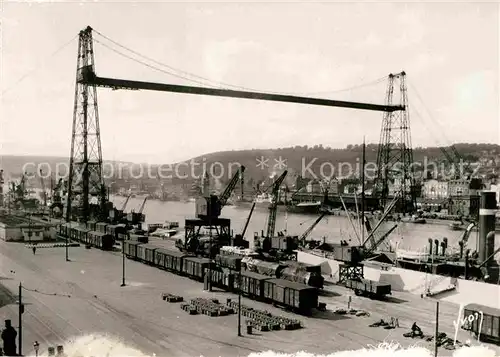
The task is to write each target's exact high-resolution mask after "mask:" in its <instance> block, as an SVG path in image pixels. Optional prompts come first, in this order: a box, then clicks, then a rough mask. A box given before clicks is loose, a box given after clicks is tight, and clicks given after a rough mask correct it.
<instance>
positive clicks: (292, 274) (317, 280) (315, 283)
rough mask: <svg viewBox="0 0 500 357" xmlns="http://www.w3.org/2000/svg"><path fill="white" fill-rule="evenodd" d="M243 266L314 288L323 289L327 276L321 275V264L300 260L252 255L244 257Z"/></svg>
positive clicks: (259, 272)
mask: <svg viewBox="0 0 500 357" xmlns="http://www.w3.org/2000/svg"><path fill="white" fill-rule="evenodd" d="M241 263H242V265H243V268H244V269H246V270H249V271H251V272H254V273H258V274H262V275H266V276H269V277H273V278H277V279H285V280H289V281H291V282H295V283H301V284H305V285H309V286H312V287H314V288H318V289H323V286H324V283H325V278H324V277H323V275H321V267H320V266H312V265H311V266H307V265H304V264H302V263H298V262H290V261H288V262H280V263H273V262H266V261H262V260H259V259H255V258H252V257H244V258H242V261H241Z"/></svg>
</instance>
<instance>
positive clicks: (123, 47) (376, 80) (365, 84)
mask: <svg viewBox="0 0 500 357" xmlns="http://www.w3.org/2000/svg"><path fill="white" fill-rule="evenodd" d="M93 32H95V33H96V34H97V35H99V36H101V37H102V38H104V39H106V40H108V41H110V42H111V43H113V44H115V45H116V46H118V47H120V48H122V49H124V50H126V51H129V52H131V53H133V54H135V55H136V56H139V57H142V58H143V59H145V60H148V61H151V62H153V63H155V64H157V65H160V66H163V67H166V68H168V69H170V70H172V71H175V72H179V73H182V74H184V75H187V76H191V77H195V78H198V79H201V80H204V81H206V82H209V83H210V82H211V83H214V84H215V85H216V86H217V87H219V88H222V87H224V86H225V87H233V88H238V89H241V90H247V91H260V90H257V89H254V88H249V87H243V86H238V85H233V84H229V83H225V82H220V81H214V80H211V79H209V78H206V77H202V76H199V75H196V74H193V73H190V72H187V71H183V70H180V69H177V68H174V67H172V66H170V65H167V64H165V63H162V62H159V61H157V60H154V59H152V58H150V57H147V56H145V55H142V54H141V53H139V52H137V51H134V50H132V49H130V48H128V47H127V46H124V45H122V44H120V43H118V42H116V41H114V40H112V39H110V38H109V37H107V36H105V35H103V34H102V33H100V32H99V31H96V30H93ZM94 40H95V41H97V40H96V39H94ZM97 42H99V41H97ZM99 43H100V44H101V45H104V44H103V43H102V42H99ZM104 46H105V47H107V48H109V49H111V50H112V51H115V52H117V51H116V50H115V49H112V48H111V47H109V46H106V45H104ZM117 53H120V52H117ZM120 54H122V53H120ZM122 55H123V56H125V57H127V58H130V57H128V56H127V55H125V54H122ZM138 62H139V63H142V64H145V63H144V62H142V61H138ZM145 65H146V64H145ZM147 66H148V67H150V68H153V69H156V70H159V71H161V70H160V69H159V68H156V67H154V66H150V65H147ZM164 73H168V74H170V75H173V76H175V77H178V78H182V79H185V80H189V81H193V82H195V83H200V82H199V81H196V80H193V79H189V78H186V77H183V76H180V75H176V74H173V73H171V72H168V71H165V72H164ZM385 80H387V76H384V77H380V78H377V79H375V80H373V81H370V82H366V83H364V84H359V85H356V86H353V87H349V88H344V89H339V90H329V91H322V92H309V93H296V92H294V93H291V92H276V91H265V92H266V93H272V94H288V95H298V94H302V95H317V94H331V93H339V92H345V91H351V90H354V89H359V88H362V87H367V86H370V85H374V84H378V83H381V82H383V81H385ZM202 84H204V83H202Z"/></svg>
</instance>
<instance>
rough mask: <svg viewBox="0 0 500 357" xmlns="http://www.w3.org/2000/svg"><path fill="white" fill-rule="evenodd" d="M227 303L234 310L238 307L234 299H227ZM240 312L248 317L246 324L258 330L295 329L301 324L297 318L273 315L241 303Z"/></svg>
mask: <svg viewBox="0 0 500 357" xmlns="http://www.w3.org/2000/svg"><path fill="white" fill-rule="evenodd" d="M227 304H228V306H231V307H232V308H233V309H234V310H237V309H238V303H237V302H236V301H228V303H227ZM241 314H242V315H243V316H245V317H247V318H248V320H247V325H249V326H252V327H253V328H255V329H256V330H258V331H263V332H264V331H275V330H297V329H299V328H302V324H301V322H300V321H298V320H295V319H289V318H286V317H282V316H274V315H273V314H271V313H269V312H268V311H263V310H258V309H253V308H251V307H248V306H245V305H241Z"/></svg>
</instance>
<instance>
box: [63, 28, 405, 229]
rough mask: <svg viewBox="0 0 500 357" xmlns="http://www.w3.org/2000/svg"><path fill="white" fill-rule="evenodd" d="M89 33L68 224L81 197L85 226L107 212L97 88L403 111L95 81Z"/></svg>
mask: <svg viewBox="0 0 500 357" xmlns="http://www.w3.org/2000/svg"><path fill="white" fill-rule="evenodd" d="M93 32H95V31H94V30H93V29H92V28H91V27H90V26H87V27H86V28H85V29H84V30H82V31H80V33H79V41H78V57H77V69H76V83H75V101H74V112H73V126H72V142H71V154H70V170H69V171H70V172H69V178H68V198H67V200H68V201H67V207H68V210H67V213H66V220H67V221H70V220H71V217H72V214H73V213H72V204H71V203H72V202H73V199H74V196H76V195H80V196H81V206H80V207H77V209H76V215H78V216H80V218H81V219H82V220H83V221H84V222H87V221H88V220H89V218H90V217H91V216H92V215H94V216H101V217H103V216H104V217H105V216H106V215H107V212H108V208H109V204H108V202H107V194H106V187H105V184H104V179H103V176H102V150H101V134H100V128H99V115H98V108H97V87H104V88H110V89H114V90H117V89H126V90H150V91H160V92H172V93H184V94H193V95H205V96H215V97H225V98H240V99H254V100H265V101H273V102H284V103H297V104H307V105H315V106H327V107H340V108H351V109H360V110H371V111H379V112H395V111H404V110H405V106H403V105H392V104H383V105H379V104H370V103H359V102H349V101H339V100H330V99H321V98H312V97H301V96H292V95H281V94H270V93H262V92H252V91H237V90H228V89H217V88H208V87H196V86H185V85H174V84H164V83H153V82H143V81H132V80H126V79H116V78H106V77H100V76H98V75H97V74H96V72H95V59H94V40H93V37H92V33H93ZM80 178H81V179H80ZM92 196H97V197H99V200H98V201H99V205H97V206H92V205H91V204H90V197H92Z"/></svg>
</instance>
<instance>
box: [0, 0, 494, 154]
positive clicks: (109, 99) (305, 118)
mask: <svg viewBox="0 0 500 357" xmlns="http://www.w3.org/2000/svg"><path fill="white" fill-rule="evenodd" d="M3 11H4V13H3V16H2V18H3V21H2V57H3V58H2V68H1V75H2V80H1V81H0V83H1V85H2V89H1V90H2V109H1V112H0V113H1V119H0V121H1V137H0V141H1V154H2V155H43V156H63V157H68V156H69V152H70V143H71V124H72V116H73V101H74V86H75V83H74V82H75V74H76V73H75V70H76V57H77V35H78V32H79V31H80V30H82V29H84V28H85V27H86V26H88V25H90V26H91V27H93V28H94V29H95V30H97V31H99V33H102V34H103V35H105V36H106V37H109V38H110V39H112V40H114V41H116V42H118V43H119V44H121V45H124V46H126V47H128V48H130V49H132V50H134V51H136V52H138V53H140V54H142V55H144V56H146V57H149V58H150V59H154V60H156V61H157V62H161V63H163V64H167V65H169V66H171V67H174V68H176V69H179V70H182V71H187V72H189V73H195V74H197V75H198V76H201V77H204V78H210V79H211V80H212V81H215V82H224V83H229V84H232V85H235V86H241V87H247V88H252V89H256V90H260V91H264V92H267V91H272V92H280V93H283V92H291V93H292V94H298V95H300V94H309V95H313V94H314V96H315V97H324V98H329V99H339V100H351V101H358V102H369V103H377V104H383V103H384V101H385V92H386V86H387V81H386V80H384V77H386V76H387V75H388V74H389V73H391V72H392V73H397V72H400V71H401V70H405V71H406V73H407V75H408V94H409V101H410V103H409V107H410V121H411V126H412V144H413V146H414V147H418V146H422V147H427V146H448V145H450V144H452V143H455V142H478V143H483V142H484V143H497V144H498V143H500V115H499V98H500V95H499V82H500V72H499V63H500V61H499V60H500V58H499V53H500V52H499V49H500V48H499V38H500V36H499V4H498V3H477V4H476V3H407V4H398V3H384V4H378V3H365V4H361V3H353V4H346V3H321V4H318V3H314V4H301V3H274V4H263V3H253V4H252V3H238V4H230V3H217V4H210V3H197V4H193V3H98V2H96V3H57V2H53V3H29V4H27V3H13V2H11V3H9V2H6V3H4V4H3ZM71 38H73V40H72V41H71V42H68V41H70V40H71ZM96 39H97V40H98V41H99V42H96V43H95V55H96V72H97V73H98V74H99V75H102V76H105V77H112V78H124V79H134V80H142V81H156V82H164V83H176V84H190V85H200V84H199V83H195V82H194V81H186V80H183V79H179V78H178V77H173V76H168V75H167V74H165V73H162V72H158V71H154V70H152V69H150V68H148V67H145V66H144V65H141V64H138V63H137V62H134V61H131V60H130V59H126V58H124V57H122V56H119V55H117V54H116V53H115V52H113V51H111V50H110V49H109V47H112V48H114V49H116V50H119V51H121V52H124V53H126V54H127V55H129V56H132V57H134V58H138V57H137V56H135V55H134V54H131V53H129V52H127V51H126V50H124V49H123V48H120V47H117V46H116V45H113V43H111V42H109V41H107V40H106V39H105V38H102V37H100V36H96ZM65 44H67V45H66V46H64V45H65ZM103 44H105V45H106V46H108V47H105V46H103ZM58 49H59V51H58V52H57V53H56V54H54V55H53V56H51V54H52V53H54V52H55V51H56V50H58ZM141 61H145V62H147V63H148V64H152V65H153V66H154V67H160V68H162V69H163V70H164V71H168V72H173V71H172V69H169V68H167V67H161V66H160V65H159V64H158V63H154V62H151V61H147V60H146V59H141ZM176 73H177V75H179V74H181V73H180V72H176ZM181 76H182V77H186V75H185V74H181ZM190 78H191V79H194V80H196V81H199V79H198V78H194V77H190ZM375 80H377V81H375ZM203 82H204V81H203ZM364 84H366V85H364ZM206 85H209V84H208V83H207V84H206ZM360 85H364V86H363V87H358V86H360ZM353 87H355V88H353ZM349 88H352V90H344V91H338V90H343V89H349ZM395 94H398V93H395ZM396 102H398V100H397V101H396ZM98 103H99V116H100V126H101V140H102V151H103V158H104V159H105V160H120V161H128V162H147V163H151V164H159V163H160V164H161V163H174V162H179V161H183V160H188V159H190V158H192V157H196V156H200V155H203V154H206V153H210V152H216V151H227V150H244V149H252V148H279V147H290V146H295V145H301V146H303V145H308V146H314V145H319V144H321V145H323V146H330V147H334V148H342V147H346V146H347V145H349V144H356V143H361V142H362V140H363V136H365V137H366V141H367V143H377V142H378V138H379V133H380V127H381V123H382V116H383V114H382V113H380V112H370V111H360V110H352V109H341V108H321V107H307V106H304V105H296V104H285V103H271V102H258V101H249V100H238V99H221V98H210V97H198V96H193V95H181V94H172V93H157V92H146V91H141V92H137V91H111V90H109V89H98Z"/></svg>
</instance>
